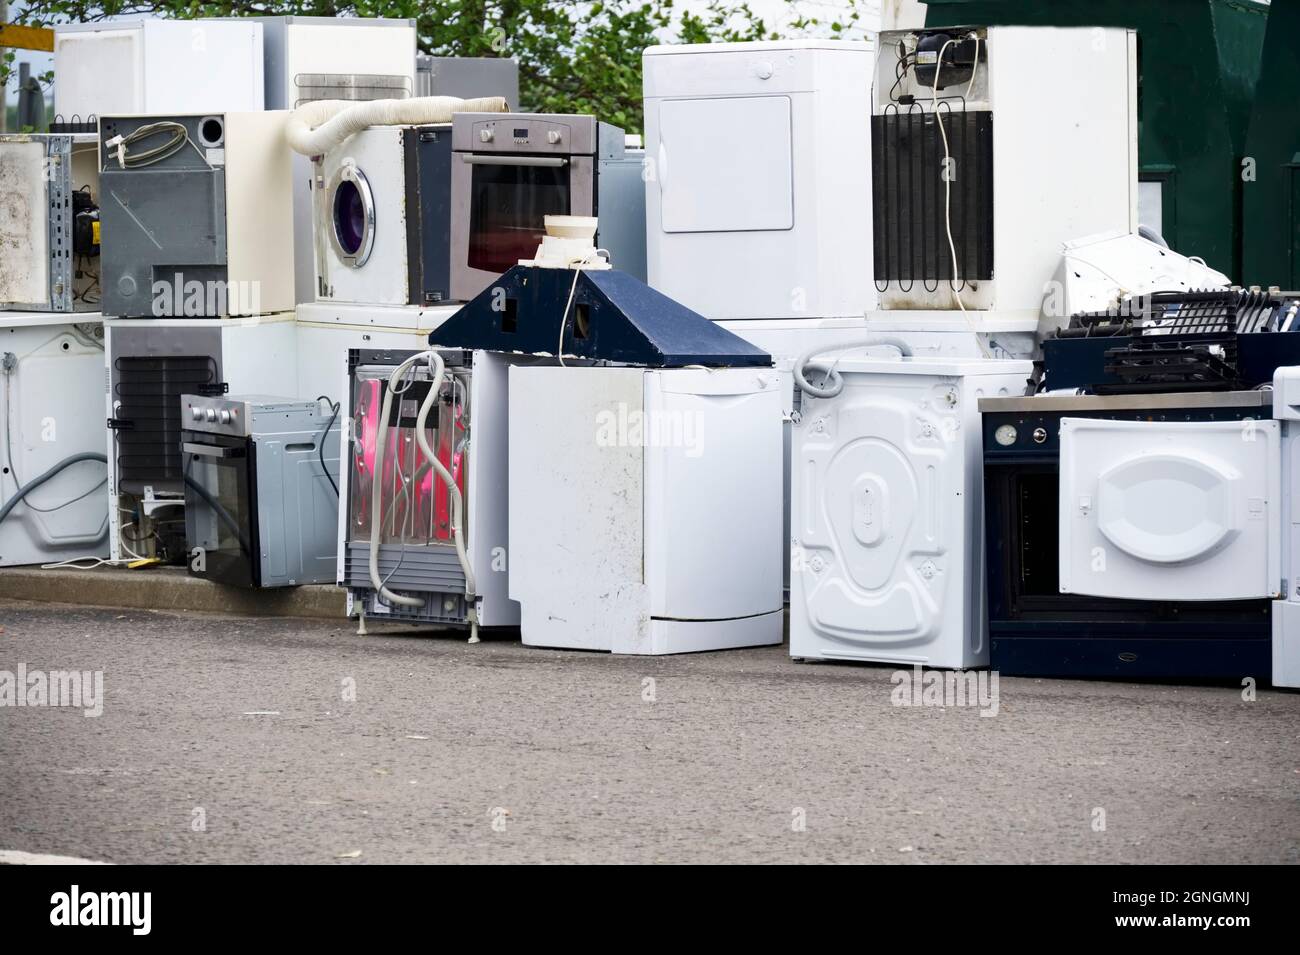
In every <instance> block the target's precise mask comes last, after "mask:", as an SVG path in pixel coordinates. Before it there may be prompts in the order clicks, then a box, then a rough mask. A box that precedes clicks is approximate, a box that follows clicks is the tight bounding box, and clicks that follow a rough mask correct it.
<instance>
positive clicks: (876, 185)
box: [871, 102, 993, 292]
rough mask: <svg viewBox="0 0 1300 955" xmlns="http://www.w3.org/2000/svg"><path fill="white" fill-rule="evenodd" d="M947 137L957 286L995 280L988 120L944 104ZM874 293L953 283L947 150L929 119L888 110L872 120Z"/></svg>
mask: <svg viewBox="0 0 1300 955" xmlns="http://www.w3.org/2000/svg"><path fill="white" fill-rule="evenodd" d="M939 111H940V113H941V114H942V117H943V127H944V132H946V133H947V137H948V155H949V157H950V158H951V160H952V162H951V163H950V164H949V165H948V175H949V176H950V177H951V178H950V179H949V180H948V182H949V185H950V186H951V198H950V200H949V208H950V210H951V215H950V218H951V222H952V239H953V245H954V246H955V247H956V252H957V272H958V274H957V276H955V279H956V282H955V286H956V288H957V289H958V291H960V290H961V289H963V288H964V287H965V285H966V283H967V282H970V281H975V280H980V281H983V280H986V279H991V278H992V277H993V114H992V113H991V112H989V111H988V110H971V111H969V112H962V111H957V112H954V111H952V110H951V109H950V108H949V106H948V104H946V103H943V102H941V103H940V104H939ZM871 179H872V194H873V195H874V196H875V200H874V203H873V206H874V208H873V223H872V227H873V234H874V239H875V241H874V247H875V279H876V288H877V289H879V290H880V291H882V292H883V291H884V290H885V289H886V288H887V287H888V286H889V284H890V283H895V282H896V283H898V285H899V287H900V289H901V290H902V291H904V292H910V291H912V289H913V287H914V286H915V285H916V284H917V283H920V285H921V287H922V288H924V289H925V290H926V291H928V292H934V291H937V290H938V289H939V287H940V285H941V284H943V283H949V282H953V280H954V276H953V269H952V251H951V250H950V249H949V247H948V232H947V228H946V225H945V217H944V185H945V183H944V149H943V139H942V137H941V136H940V132H939V127H938V124H937V123H936V122H935V117H934V114H933V113H929V112H926V111H923V110H922V109H921V107H920V106H919V105H917V104H915V103H914V104H912V106H911V107H910V108H908V109H907V111H906V112H904V111H903V110H900V109H899V108H897V107H894V106H890V107H889V108H888V109H887V110H886V112H884V113H882V114H881V115H878V116H874V117H872V120H871Z"/></svg>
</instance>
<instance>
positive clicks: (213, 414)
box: [206, 408, 217, 422]
mask: <svg viewBox="0 0 1300 955" xmlns="http://www.w3.org/2000/svg"><path fill="white" fill-rule="evenodd" d="M206 414H207V416H208V421H209V422H212V421H216V420H217V411H216V409H215V408H209V409H208V410H207V412H206Z"/></svg>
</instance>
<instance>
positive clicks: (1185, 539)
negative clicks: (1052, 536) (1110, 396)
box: [1059, 418, 1281, 600]
mask: <svg viewBox="0 0 1300 955" xmlns="http://www.w3.org/2000/svg"><path fill="white" fill-rule="evenodd" d="M1060 440H1061V485H1060V509H1059V518H1060V585H1061V591H1062V592H1063V593H1076V594H1087V595H1090V596H1096V597H1122V598H1132V599H1141V600H1245V599H1249V598H1258V597H1272V596H1276V595H1277V594H1278V592H1279V589H1280V586H1281V585H1280V580H1281V569H1280V542H1279V539H1280V519H1281V518H1280V493H1281V490H1280V488H1281V476H1280V474H1281V464H1280V460H1281V459H1280V455H1281V451H1280V432H1279V425H1278V423H1277V422H1276V421H1254V420H1246V421H1203V422H1155V421H1110V420H1105V419H1092V418H1062V419H1061V433H1060Z"/></svg>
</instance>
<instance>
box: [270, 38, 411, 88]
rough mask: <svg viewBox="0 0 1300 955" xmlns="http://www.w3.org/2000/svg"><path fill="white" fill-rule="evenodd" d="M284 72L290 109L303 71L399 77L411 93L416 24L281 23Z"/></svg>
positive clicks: (283, 79)
mask: <svg viewBox="0 0 1300 955" xmlns="http://www.w3.org/2000/svg"><path fill="white" fill-rule="evenodd" d="M284 29H285V56H284V68H285V75H284V76H283V77H282V81H283V83H284V89H285V91H286V93H287V94H288V98H287V99H286V102H287V103H288V104H289V108H290V109H292V108H293V107H294V106H295V105H297V103H298V97H297V95H296V93H295V90H296V89H297V86H298V78H299V77H300V76H301V75H302V74H304V73H348V74H376V75H380V76H401V77H404V78H405V79H406V80H407V89H408V90H409V91H410V95H414V92H415V53H416V50H415V28H414V27H411V26H396V25H394V26H375V25H373V24H366V25H365V26H353V25H351V24H348V23H347V22H346V21H335V22H333V23H292V22H290V23H288V24H286V25H285V28H284Z"/></svg>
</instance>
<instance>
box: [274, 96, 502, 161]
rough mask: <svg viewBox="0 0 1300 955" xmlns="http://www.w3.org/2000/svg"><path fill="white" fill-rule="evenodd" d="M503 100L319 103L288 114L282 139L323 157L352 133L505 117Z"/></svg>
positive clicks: (421, 98)
mask: <svg viewBox="0 0 1300 955" xmlns="http://www.w3.org/2000/svg"><path fill="white" fill-rule="evenodd" d="M509 108H510V107H509V105H508V104H507V103H506V101H505V97H502V96H486V97H482V98H480V99H461V98H460V97H458V96H419V97H416V98H414V99H376V100H368V101H364V102H360V103H358V102H353V101H349V100H336V99H330V100H318V101H316V102H314V103H306V104H304V105H302V106H299V107H298V108H297V109H295V110H294V111H293V112H292V113H290V114H289V119H288V122H287V123H286V124H285V130H284V135H285V138H286V139H287V140H288V141H289V148H290V149H292V150H293V151H294V152H296V153H302V155H304V156H322V155H324V154H325V153H327V152H329V150H330V149H331V148H332V147H334V146H337V145H338V144H339V143H341V142H343V141H344V140H345V139H347V138H348V137H349V136H351V135H353V134H354V133H358V132H360V131H361V130H363V129H366V128H368V127H370V126H418V125H421V124H425V123H450V122H451V115H452V113H504V112H506V111H507V110H508V109H509Z"/></svg>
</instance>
